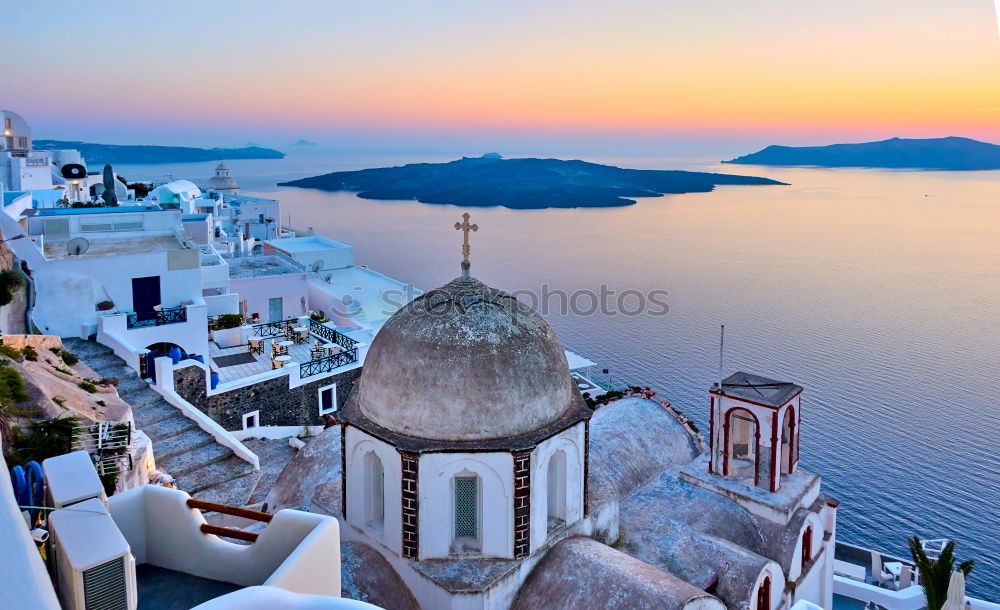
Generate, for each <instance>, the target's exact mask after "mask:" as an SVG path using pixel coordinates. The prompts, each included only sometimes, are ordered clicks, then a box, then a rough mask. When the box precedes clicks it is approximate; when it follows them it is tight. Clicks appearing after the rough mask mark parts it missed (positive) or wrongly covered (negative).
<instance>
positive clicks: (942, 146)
mask: <svg viewBox="0 0 1000 610" xmlns="http://www.w3.org/2000/svg"><path fill="white" fill-rule="evenodd" d="M723 163H739V164H742V165H785V166H789V165H811V166H818V167H873V168H886V169H929V170H983V169H1000V146H997V145H996V144H990V143H989V142H980V141H978V140H972V139H969V138H956V137H950V138H927V139H904V138H892V139H889V140H882V141H880V142H863V143H859V144H832V145H830V146H768V147H767V148H765V149H763V150H761V151H758V152H755V153H753V154H750V155H744V156H742V157H737V158H735V159H731V160H729V161H723Z"/></svg>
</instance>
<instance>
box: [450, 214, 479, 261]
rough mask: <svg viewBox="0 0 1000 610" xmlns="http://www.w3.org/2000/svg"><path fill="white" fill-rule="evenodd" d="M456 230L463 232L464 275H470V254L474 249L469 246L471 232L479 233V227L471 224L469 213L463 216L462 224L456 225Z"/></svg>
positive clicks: (457, 223)
mask: <svg viewBox="0 0 1000 610" xmlns="http://www.w3.org/2000/svg"><path fill="white" fill-rule="evenodd" d="M455 230H456V231H462V233H463V235H462V275H468V271H469V253H470V252H471V251H472V248H471V247H470V246H469V231H478V230H479V225H475V224H469V213H468V212H466V213H464V214H462V222H456V223H455Z"/></svg>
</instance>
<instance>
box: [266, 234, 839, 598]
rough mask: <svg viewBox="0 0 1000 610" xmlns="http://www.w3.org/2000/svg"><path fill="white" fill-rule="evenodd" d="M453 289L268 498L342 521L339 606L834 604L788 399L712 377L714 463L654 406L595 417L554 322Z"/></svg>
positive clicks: (823, 533) (681, 424)
mask: <svg viewBox="0 0 1000 610" xmlns="http://www.w3.org/2000/svg"><path fill="white" fill-rule="evenodd" d="M465 253H466V255H467V254H468V252H467V250H466V251H465ZM462 271H463V272H462V276H461V277H459V278H456V279H455V280H453V281H451V282H449V283H448V284H446V285H444V286H443V287H441V288H439V289H437V290H432V291H430V292H427V293H426V294H423V295H422V296H419V297H418V298H416V299H414V301H413V302H411V303H410V304H409V305H407V306H405V307H403V308H402V309H400V310H399V311H398V312H397V313H396V314H394V315H393V316H392V317H391V318H389V320H388V321H387V322H386V323H385V325H384V326H383V327H382V329H381V330H380V332H379V333H378V334H377V335H376V336H375V339H374V341H373V342H372V344H371V346H370V347H369V350H368V354H367V358H366V361H365V366H364V369H363V371H362V373H361V377H360V380H359V382H358V383H357V384H356V385H355V387H354V390H353V392H352V394H351V396H350V397H349V399H348V400H347V401H346V403H345V404H344V405H343V406H342V407H340V408H339V410H338V411H337V418H338V420H339V422H340V425H339V426H336V427H333V428H330V429H328V430H325V431H324V432H323V433H322V434H321V435H320V436H319V437H317V438H316V439H314V440H313V441H311V442H310V443H309V444H308V445H307V446H306V447H305V449H303V451H302V452H300V454H299V455H298V456H297V457H296V458H294V459H293V460H292V462H291V463H290V464H289V465H288V466H287V467H286V468H285V470H284V471H283V472H282V473H281V475H280V476H279V478H278V480H277V482H276V484H275V486H274V488H273V489H272V491H271V492H270V494H269V496H268V505H269V510H278V509H281V508H284V507H291V506H296V507H306V508H308V509H309V510H310V511H314V512H321V513H326V514H331V515H335V516H338V517H340V518H342V519H343V520H344V521H345V523H344V527H343V535H344V540H345V544H344V546H343V551H344V553H345V561H344V569H343V579H344V587H345V595H349V596H351V597H354V598H355V599H362V600H366V601H369V602H371V603H375V604H377V605H381V606H384V607H393V608H455V609H466V608H518V609H529V608H579V607H593V608H598V607H635V608H647V607H649V608H652V607H656V608H678V609H679V608H697V609H699V610H703V609H704V610H708V609H719V610H721V609H723V608H731V609H734V610H735V609H738V608H739V609H743V608H751V609H756V610H779V609H782V608H789V607H791V606H792V605H793V604H794V603H795V602H797V601H800V600H805V601H809V602H813V603H815V604H818V605H820V606H823V607H826V608H829V607H832V594H833V571H832V567H833V548H834V543H835V537H836V509H837V504H838V503H837V501H836V500H834V499H832V498H829V497H827V496H825V495H823V494H822V492H821V490H820V479H819V477H818V476H816V475H813V474H809V473H806V472H804V471H802V470H801V469H799V468H798V454H799V444H798V429H799V426H798V417H799V416H800V396H801V391H802V388H801V387H799V386H796V385H794V384H791V383H785V382H779V381H774V380H770V379H766V378H763V377H759V376H755V375H750V374H747V373H737V374H735V375H733V376H730V377H729V378H727V379H725V380H723V382H722V385H721V387H719V386H718V385H717V386H716V387H714V388H712V389H711V392H710V397H711V400H712V413H713V416H712V430H711V432H710V439H711V440H710V445H706V444H705V442H704V441H703V440H702V439H701V437H700V436H699V435H698V434H697V432H695V431H694V430H693V429H692V428H691V427H690V424H689V423H688V422H687V420H685V419H683V418H682V417H680V416H679V414H678V413H677V412H675V411H673V410H672V409H671V408H670V407H669V404H668V403H666V404H660V403H657V402H654V401H652V400H647V399H642V398H638V397H633V398H627V399H622V400H618V401H616V402H612V403H609V404H608V405H606V406H604V407H601V408H599V409H597V410H596V411H592V410H591V409H590V408H588V407H587V406H586V405H585V404H584V401H583V399H582V397H581V396H580V393H579V390H578V389H577V387H576V385H575V384H574V382H573V381H572V378H571V376H570V372H569V368H568V365H567V360H566V357H565V354H564V351H563V349H562V346H561V345H560V343H559V340H558V338H557V337H556V335H555V333H554V332H553V331H552V329H551V328H550V327H549V326H548V324H547V323H546V322H545V321H544V320H542V318H541V317H540V316H538V315H537V314H536V313H534V312H533V311H531V310H530V309H528V308H527V307H526V306H524V305H523V304H521V303H519V302H518V301H517V300H516V299H515V298H514V297H512V296H511V295H509V294H507V293H505V292H503V291H501V290H497V289H495V288H491V287H489V286H487V285H485V284H483V283H482V282H480V281H479V280H477V279H475V278H473V277H471V276H470V275H469V273H468V271H469V263H468V260H467V259H466V260H465V261H463V270H462ZM376 582H378V583H382V586H381V587H378V586H375V583H376ZM385 583H392V586H391V587H389V588H390V589H392V591H393V594H392V597H391V598H390V597H386V596H385V595H386V594H385V589H386V587H385Z"/></svg>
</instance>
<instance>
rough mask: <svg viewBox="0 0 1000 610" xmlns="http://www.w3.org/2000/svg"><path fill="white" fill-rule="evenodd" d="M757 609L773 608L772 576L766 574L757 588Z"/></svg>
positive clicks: (768, 609)
mask: <svg viewBox="0 0 1000 610" xmlns="http://www.w3.org/2000/svg"><path fill="white" fill-rule="evenodd" d="M757 610H771V577H770V576H765V577H764V582H762V583H760V587H759V588H758V589H757Z"/></svg>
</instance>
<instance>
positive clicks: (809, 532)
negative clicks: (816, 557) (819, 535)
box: [802, 525, 813, 570]
mask: <svg viewBox="0 0 1000 610" xmlns="http://www.w3.org/2000/svg"><path fill="white" fill-rule="evenodd" d="M812 546H813V528H812V526H811V525H810V526H808V527H806V531H804V532H802V569H803V570H804V569H805V568H806V564H807V563H809V562H810V561H812Z"/></svg>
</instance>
